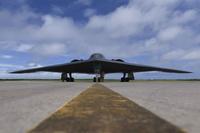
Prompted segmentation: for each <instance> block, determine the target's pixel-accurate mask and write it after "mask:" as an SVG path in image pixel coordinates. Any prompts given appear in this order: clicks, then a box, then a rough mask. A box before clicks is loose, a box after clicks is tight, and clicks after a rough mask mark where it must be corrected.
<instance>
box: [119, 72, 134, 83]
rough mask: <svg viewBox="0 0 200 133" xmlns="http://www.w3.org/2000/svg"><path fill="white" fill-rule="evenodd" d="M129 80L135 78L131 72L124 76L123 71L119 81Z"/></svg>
mask: <svg viewBox="0 0 200 133" xmlns="http://www.w3.org/2000/svg"><path fill="white" fill-rule="evenodd" d="M130 80H135V77H134V74H133V73H128V77H126V73H123V77H122V78H121V82H129V81H130Z"/></svg>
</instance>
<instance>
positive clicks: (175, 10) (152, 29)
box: [0, 0, 200, 79]
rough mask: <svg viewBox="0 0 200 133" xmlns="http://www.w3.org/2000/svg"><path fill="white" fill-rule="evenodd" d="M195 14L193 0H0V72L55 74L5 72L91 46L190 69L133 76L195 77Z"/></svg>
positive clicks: (198, 48)
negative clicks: (182, 72)
mask: <svg viewBox="0 0 200 133" xmlns="http://www.w3.org/2000/svg"><path fill="white" fill-rule="evenodd" d="M199 18H200V1H199V0H142V1H141V0H106V1H102V0H15V1H13V0H6V1H5V0H0V78H59V77H60V74H57V73H41V72H40V73H34V74H22V75H15V74H9V73H8V72H11V71H13V70H19V69H27V68H32V67H41V66H46V65H53V64H60V63H66V62H70V61H71V60H73V59H87V58H89V56H90V54H92V53H95V52H98V53H102V54H104V55H105V56H106V57H107V58H108V59H119V58H121V59H123V60H125V61H128V62H132V63H138V64H145V65H153V66H160V67H168V68H175V69H182V70H187V71H192V72H193V73H192V74H167V73H161V72H148V73H137V74H136V79H159V78H160V79H194V78H195V79H196V78H200V72H199V69H200V28H199V26H200V19H199ZM74 76H75V77H79V78H89V77H92V76H91V75H90V76H88V75H84V74H83V75H80V74H76V75H74ZM107 77H108V78H121V74H114V75H108V76H107Z"/></svg>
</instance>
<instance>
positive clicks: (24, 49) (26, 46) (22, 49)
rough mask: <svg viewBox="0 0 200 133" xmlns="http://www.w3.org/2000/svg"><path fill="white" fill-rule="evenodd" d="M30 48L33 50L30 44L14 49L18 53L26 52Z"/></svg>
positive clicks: (20, 45)
mask: <svg viewBox="0 0 200 133" xmlns="http://www.w3.org/2000/svg"><path fill="white" fill-rule="evenodd" d="M32 48H33V45H30V44H19V45H18V46H17V48H16V51H19V52H28V51H29V50H31V49H32Z"/></svg>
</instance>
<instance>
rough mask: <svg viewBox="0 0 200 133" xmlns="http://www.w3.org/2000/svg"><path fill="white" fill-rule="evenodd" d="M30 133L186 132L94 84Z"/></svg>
mask: <svg viewBox="0 0 200 133" xmlns="http://www.w3.org/2000/svg"><path fill="white" fill-rule="evenodd" d="M29 132H30V133H51V132H54V133H55V132H66V133H134V132H136V133H156V132H157V133H183V132H184V131H182V130H181V129H180V128H178V127H176V126H174V125H172V124H171V123H169V122H167V121H165V120H164V119H162V118H160V117H158V116H156V115H155V114H153V113H152V112H150V111H148V110H146V109H145V108H143V107H141V106H139V105H137V104H136V103H134V102H133V101H131V100H129V99H127V98H125V97H123V96H121V95H120V94H118V93H116V92H114V91H112V90H110V89H108V88H106V87H104V86H103V85H100V84H94V85H93V86H91V87H90V88H88V89H87V90H85V91H84V92H82V93H81V94H80V95H79V96H77V97H75V98H74V99H72V100H71V101H70V102H68V103H67V104H65V105H64V106H63V107H62V108H60V109H59V110H57V111H56V112H55V113H54V114H52V115H51V116H50V117H48V118H47V119H45V120H44V121H42V122H41V123H40V124H39V125H37V126H36V127H35V128H34V129H32V130H31V131H29Z"/></svg>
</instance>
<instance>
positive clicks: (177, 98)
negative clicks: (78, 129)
mask: <svg viewBox="0 0 200 133" xmlns="http://www.w3.org/2000/svg"><path fill="white" fill-rule="evenodd" d="M92 84H93V83H92V82H91V83H90V82H88V83H85V82H80V83H79V82H75V83H62V82H58V81H3V82H0V116H1V117H0V132H1V133H5V132H6V133H11V132H12V133H13V132H16V133H23V132H26V131H28V130H29V129H31V128H33V127H34V126H36V125H37V124H38V123H39V122H41V121H43V120H44V119H45V118H47V117H48V116H50V114H52V113H53V112H55V111H56V110H58V108H59V107H61V106H62V105H64V104H66V103H67V102H68V101H70V100H71V99H72V98H74V97H75V96H77V95H78V94H80V93H81V92H83V91H84V90H86V89H87V88H88V87H90V86H91V85H92ZM103 85H105V86H106V87H108V88H110V89H112V90H114V91H115V92H118V93H120V94H121V95H123V96H125V97H127V98H129V99H130V100H132V101H134V102H135V103H137V104H139V105H140V106H143V107H144V108H146V109H147V110H150V111H151V112H153V113H154V114H156V115H158V116H159V117H161V118H163V119H165V120H167V121H169V122H171V123H172V124H174V125H176V126H178V127H180V128H181V129H183V130H184V131H186V132H189V133H199V132H200V126H199V123H200V115H199V114H200V104H199V101H200V82H197V81H135V82H131V83H120V82H113V83H109V82H108V83H103Z"/></svg>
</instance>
